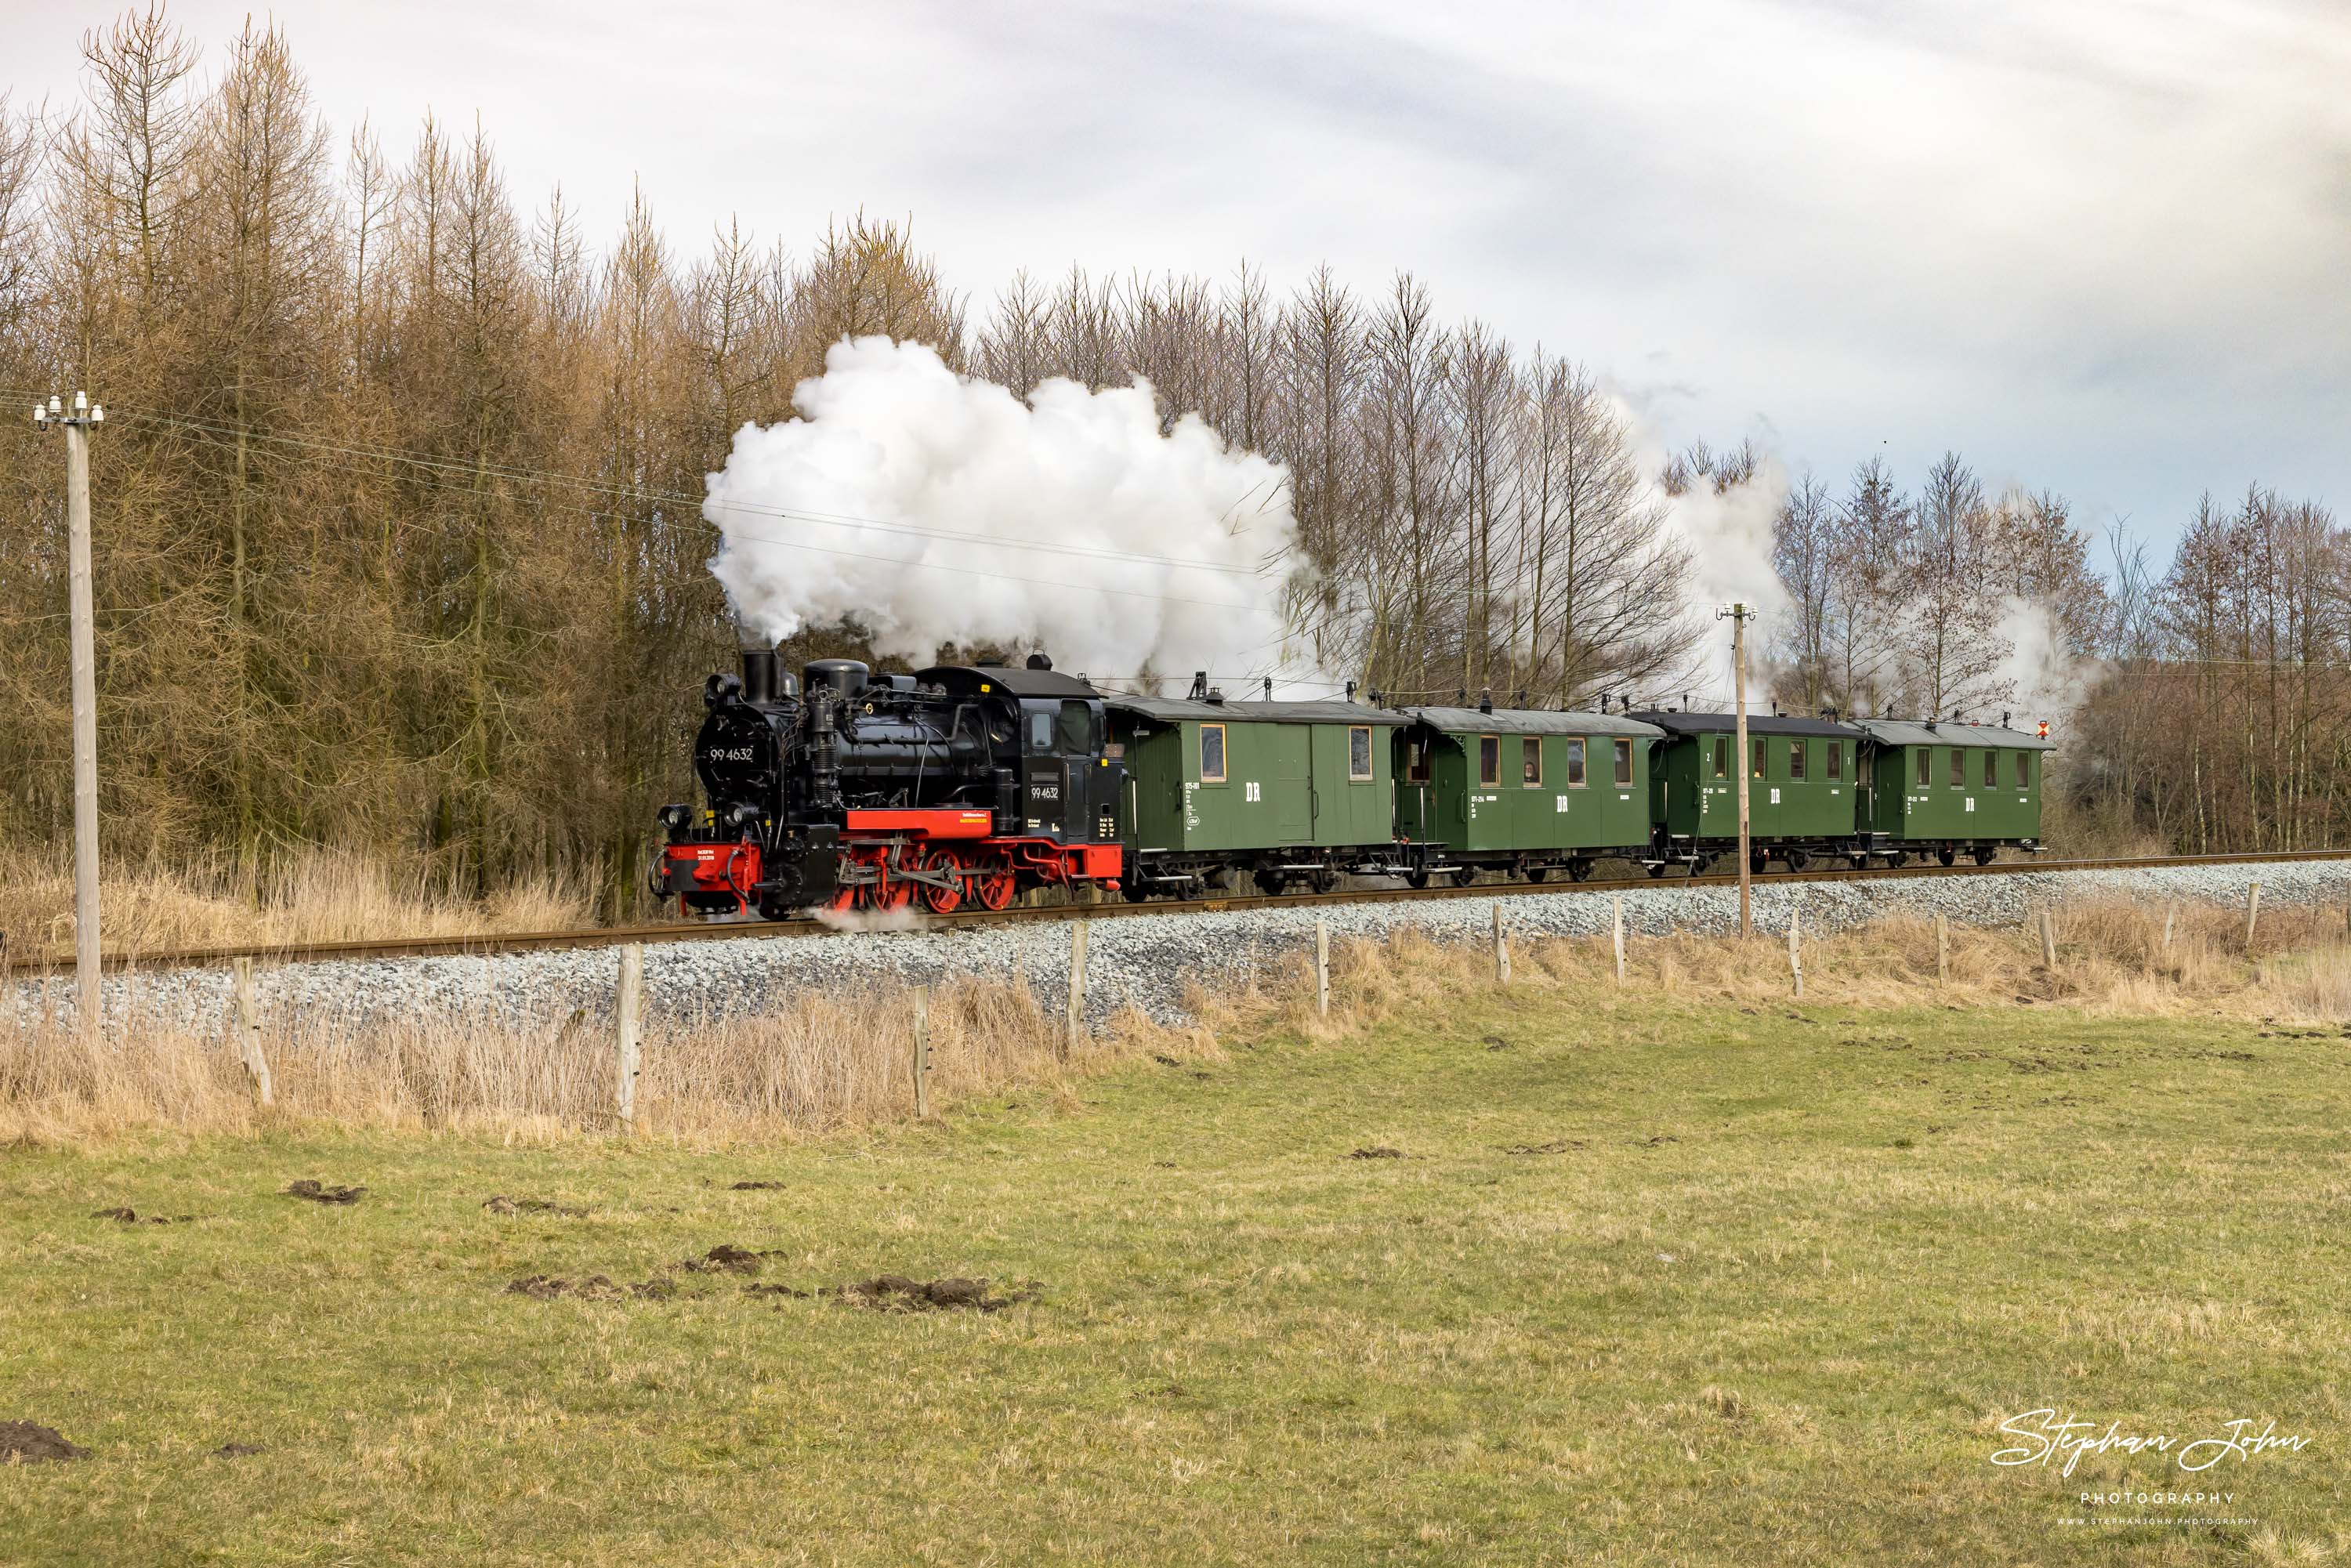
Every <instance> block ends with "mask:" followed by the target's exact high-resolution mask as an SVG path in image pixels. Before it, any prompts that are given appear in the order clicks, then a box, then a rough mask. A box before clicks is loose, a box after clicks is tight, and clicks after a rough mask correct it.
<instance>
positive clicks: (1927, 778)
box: [1918, 746, 1935, 789]
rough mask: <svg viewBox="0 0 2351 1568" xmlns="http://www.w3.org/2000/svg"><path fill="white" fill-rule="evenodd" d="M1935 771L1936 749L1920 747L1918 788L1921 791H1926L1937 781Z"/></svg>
mask: <svg viewBox="0 0 2351 1568" xmlns="http://www.w3.org/2000/svg"><path fill="white" fill-rule="evenodd" d="M1934 769H1935V748H1934V747H1931V746H1922V747H1919V748H1918V788H1919V789H1925V788H1926V787H1927V786H1928V785H1929V784H1932V783H1933V782H1934V781H1935V771H1934Z"/></svg>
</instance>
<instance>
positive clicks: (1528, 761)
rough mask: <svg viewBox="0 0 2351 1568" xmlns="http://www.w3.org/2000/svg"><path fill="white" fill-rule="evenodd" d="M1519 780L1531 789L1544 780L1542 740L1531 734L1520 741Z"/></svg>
mask: <svg viewBox="0 0 2351 1568" xmlns="http://www.w3.org/2000/svg"><path fill="white" fill-rule="evenodd" d="M1519 782H1520V783H1521V784H1524V785H1526V786H1528V787H1529V788H1530V789H1531V788H1532V787H1533V786H1535V785H1537V784H1540V783H1541V782H1542V742H1541V740H1540V739H1538V738H1537V737H1534V736H1531V735H1530V736H1527V737H1523V738H1522V739H1520V742H1519Z"/></svg>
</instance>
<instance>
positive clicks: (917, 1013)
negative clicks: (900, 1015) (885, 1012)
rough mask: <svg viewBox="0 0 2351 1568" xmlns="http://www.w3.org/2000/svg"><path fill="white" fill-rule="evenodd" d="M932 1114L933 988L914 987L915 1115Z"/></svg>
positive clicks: (923, 1118) (923, 1117)
mask: <svg viewBox="0 0 2351 1568" xmlns="http://www.w3.org/2000/svg"><path fill="white" fill-rule="evenodd" d="M930 1114H931V988H930V987H928V986H916V987H915V988H914V1116H915V1119H916V1120H918V1121H928V1120H929V1119H930Z"/></svg>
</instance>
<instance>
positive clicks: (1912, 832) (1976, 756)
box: [1855, 719, 2054, 865]
mask: <svg viewBox="0 0 2351 1568" xmlns="http://www.w3.org/2000/svg"><path fill="white" fill-rule="evenodd" d="M1855 728H1857V729H1859V730H1861V731H1862V732H1863V734H1864V736H1865V740H1864V742H1863V752H1862V767H1863V768H1864V769H1865V772H1864V776H1863V788H1862V800H1861V817H1860V825H1861V829H1862V831H1863V832H1864V833H1865V834H1866V835H1868V839H1869V852H1870V853H1872V854H1879V855H1883V856H1885V857H1886V858H1887V859H1888V860H1891V861H1892V862H1894V863H1896V864H1897V865H1898V864H1900V863H1901V862H1902V861H1903V860H1904V859H1906V858H1907V857H1908V856H1910V855H1917V856H1918V857H1919V858H1921V859H1924V858H1925V857H1926V856H1928V855H1929V854H1932V855H1933V856H1934V857H1935V858H1936V859H1938V860H1939V861H1940V862H1942V863H1943V864H1945V865H1949V864H1951V863H1952V862H1954V861H1956V860H1957V859H1958V858H1959V856H1960V855H1962V854H1965V855H1967V856H1969V857H1970V858H1971V859H1972V860H1974V862H1976V863H1977V864H1978V865H1989V864H1990V863H1991V859H1992V857H1993V856H1994V855H1995V854H1997V853H1998V852H2000V851H2001V849H2003V848H2015V849H2022V850H2028V851H2037V850H2039V849H2040V847H2041V781H2042V770H2043V762H2044V761H2045V759H2046V758H2045V754H2046V753H2048V752H2049V751H2051V750H2053V749H2054V747H2053V746H2052V744H2051V743H2050V741H2049V740H2048V738H2047V737H2044V736H2039V735H2028V734H2026V733H2025V732H2023V731H2022V730H2015V729H2011V728H2009V727H2006V726H2005V725H1988V724H1960V723H1958V722H1956V721H1951V720H1946V721H1943V722H1940V723H1938V722H1935V721H1933V720H1913V719H1860V720H1856V721H1855Z"/></svg>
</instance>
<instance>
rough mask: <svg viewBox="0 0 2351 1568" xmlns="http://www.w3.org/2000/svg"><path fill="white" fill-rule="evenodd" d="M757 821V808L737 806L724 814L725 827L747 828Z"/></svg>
mask: <svg viewBox="0 0 2351 1568" xmlns="http://www.w3.org/2000/svg"><path fill="white" fill-rule="evenodd" d="M758 820H759V808H758V807H757V806H737V807H736V808H735V809H734V810H731V811H729V812H727V813H726V825H727V826H728V827H730V828H747V827H749V826H750V825H751V824H752V823H753V822H756V821H758Z"/></svg>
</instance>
